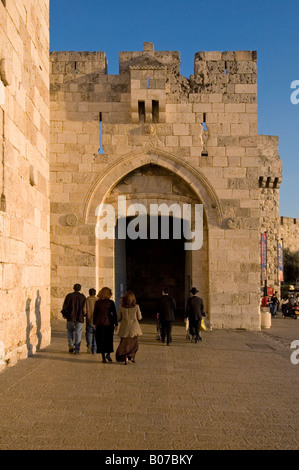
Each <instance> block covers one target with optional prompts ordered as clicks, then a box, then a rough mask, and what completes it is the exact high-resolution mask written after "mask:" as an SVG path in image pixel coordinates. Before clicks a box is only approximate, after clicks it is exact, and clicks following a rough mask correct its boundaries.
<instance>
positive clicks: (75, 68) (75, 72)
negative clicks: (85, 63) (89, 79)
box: [74, 62, 77, 75]
mask: <svg viewBox="0 0 299 470" xmlns="http://www.w3.org/2000/svg"><path fill="white" fill-rule="evenodd" d="M74 74H75V75H77V62H75V67H74Z"/></svg>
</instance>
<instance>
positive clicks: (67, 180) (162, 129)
mask: <svg viewBox="0 0 299 470" xmlns="http://www.w3.org/2000/svg"><path fill="white" fill-rule="evenodd" d="M12 3H15V5H12ZM48 15H49V2H48V1H43V0H40V1H39V2H33V0H22V1H19V2H7V6H5V2H3V1H2V2H0V18H1V19H0V53H1V57H0V59H1V87H2V88H0V91H1V90H2V92H1V93H0V97H1V96H2V99H4V102H1V103H0V111H1V115H0V136H1V137H0V138H1V140H2V144H1V149H2V150H1V152H2V158H1V165H2V166H1V175H2V176H1V193H2V196H1V211H0V236H1V238H0V240H1V258H0V283H1V284H0V286H1V314H0V327H1V333H0V334H1V337H0V341H1V342H2V346H3V347H4V357H5V360H4V361H2V362H3V364H4V365H1V364H0V368H1V367H4V366H5V364H7V363H14V362H15V361H16V360H17V359H18V358H19V357H24V356H26V355H27V354H30V353H31V352H34V350H35V349H36V348H38V347H41V346H44V345H46V344H48V343H49V341H50V298H51V312H52V316H53V317H58V316H60V311H61V307H62V302H63V299H64V297H65V295H66V294H67V293H68V292H70V291H71V290H72V286H73V284H74V283H76V282H80V283H81V285H82V291H83V292H84V293H85V294H86V295H88V289H89V288H91V287H95V288H96V289H100V288H101V287H103V286H109V287H111V289H112V291H113V293H114V299H115V300H116V302H117V303H118V302H119V298H120V296H121V295H122V294H123V293H124V291H125V290H126V289H128V288H130V289H132V290H133V291H134V292H135V294H136V297H137V299H138V302H139V303H140V305H141V310H142V311H143V313H144V316H145V318H150V319H151V320H155V314H156V312H155V303H156V299H157V297H158V296H159V295H160V293H161V289H162V288H163V287H164V286H166V285H167V286H169V288H170V290H171V293H172V295H174V297H175V298H176V300H177V305H178V312H177V319H178V320H180V319H182V316H183V312H184V305H185V302H186V299H187V297H188V295H189V289H190V288H191V287H192V286H196V287H197V289H198V290H199V293H200V294H199V295H201V296H202V297H203V299H204V304H205V309H206V313H207V316H208V319H209V322H210V324H211V326H212V327H213V328H248V329H260V327H261V314H260V289H261V286H263V285H264V284H263V282H262V280H261V249H260V246H261V233H263V232H267V242H268V245H267V250H268V258H267V268H268V269H267V285H268V286H272V287H274V288H275V289H278V288H279V277H278V266H277V242H278V241H279V240H280V238H281V237H282V235H281V233H282V232H281V228H280V227H281V224H280V216H279V187H280V183H281V178H282V176H281V175H282V169H281V160H280V157H279V154H278V138H277V137H273V136H265V135H258V133H257V84H256V83H257V80H256V77H257V75H256V73H257V54H256V52H255V51H229V52H219V51H210V52H197V53H196V54H195V58H194V74H193V75H191V76H190V78H186V77H183V76H182V75H181V74H180V53H179V52H177V51H155V50H154V45H153V44H152V43H150V42H145V43H144V45H143V50H142V51H134V52H120V53H119V74H118V75H109V74H108V70H107V59H106V56H105V53H104V52H71V51H70V52H65V51H64V52H52V53H51V54H50V59H49V54H48V50H49V36H48V27H49V23H48ZM3 90H4V92H3ZM49 90H50V94H49ZM3 97H4V98H3ZM49 129H50V132H49ZM119 196H126V200H127V204H143V206H145V207H146V209H147V210H148V211H149V207H150V204H159V205H160V204H166V205H167V206H168V207H170V206H171V205H172V204H178V205H179V207H180V208H182V207H183V205H184V204H192V205H195V204H202V205H203V212H204V222H203V246H202V248H201V249H200V250H193V251H186V250H184V243H183V242H184V240H176V239H170V240H161V239H158V240H149V239H148V240H136V241H132V240H128V239H127V240H121V239H117V238H116V239H115V240H113V239H108V238H107V239H104V240H99V239H98V238H97V237H96V236H95V227H96V224H97V222H98V217H97V215H96V208H97V207H98V206H99V205H100V204H104V203H106V204H110V205H112V206H113V207H114V209H115V215H116V218H117V216H118V215H119V214H118V197H119ZM131 216H132V214H131ZM131 218H132V217H131ZM131 218H130V217H128V218H127V221H126V223H129V222H130V220H131ZM284 220H285V219H284ZM160 222H161V223H162V222H163V221H162V219H160ZM293 225H294V224H293ZM282 226H283V227H284V230H285V227H286V224H285V223H283V225H282ZM288 226H289V225H288ZM193 228H194V221H193ZM288 233H289V236H290V237H293V239H295V236H296V235H295V232H293V227H292V228H290V229H289V232H288ZM296 240H297V241H296V243H297V245H296V247H297V248H296V249H298V238H297V239H296ZM50 253H51V263H50ZM50 268H51V277H50ZM50 289H51V292H50ZM0 345H1V343H0ZM0 359H1V348H0Z"/></svg>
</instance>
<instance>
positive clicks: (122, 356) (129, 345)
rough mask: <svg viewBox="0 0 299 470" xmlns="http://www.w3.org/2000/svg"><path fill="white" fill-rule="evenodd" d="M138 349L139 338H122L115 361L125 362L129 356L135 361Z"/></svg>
mask: <svg viewBox="0 0 299 470" xmlns="http://www.w3.org/2000/svg"><path fill="white" fill-rule="evenodd" d="M138 347H139V344H138V336H134V337H133V338H121V340H120V343H119V345H118V348H117V350H116V353H115V359H116V360H117V362H123V361H125V360H126V357H128V356H130V357H132V358H133V359H134V358H135V355H136V353H137V351H138Z"/></svg>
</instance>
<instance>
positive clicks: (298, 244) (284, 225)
mask: <svg viewBox="0 0 299 470" xmlns="http://www.w3.org/2000/svg"><path fill="white" fill-rule="evenodd" d="M280 236H281V238H283V245H284V248H288V249H289V250H290V251H292V252H296V251H299V219H293V218H291V217H281V218H280Z"/></svg>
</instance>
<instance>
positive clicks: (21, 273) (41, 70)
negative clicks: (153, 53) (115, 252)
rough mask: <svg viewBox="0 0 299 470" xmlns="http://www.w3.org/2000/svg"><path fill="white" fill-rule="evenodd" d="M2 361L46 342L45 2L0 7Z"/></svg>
mask: <svg viewBox="0 0 299 470" xmlns="http://www.w3.org/2000/svg"><path fill="white" fill-rule="evenodd" d="M0 61H1V62H0V85H1V89H2V93H1V97H2V101H1V103H0V154H1V158H0V192H1V208H0V243H1V251H0V292H1V301H0V341H1V348H2V349H1V364H0V368H3V367H5V365H6V364H14V363H15V362H16V361H17V360H18V359H19V358H23V357H26V356H27V355H28V354H31V353H32V352H34V351H35V350H36V348H38V347H41V346H45V345H47V344H49V342H50V290H49V284H50V244H49V230H50V217H49V213H50V203H49V1H48V0H39V1H38V2H36V1H34V0H18V1H17V2H11V1H6V2H0Z"/></svg>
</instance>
